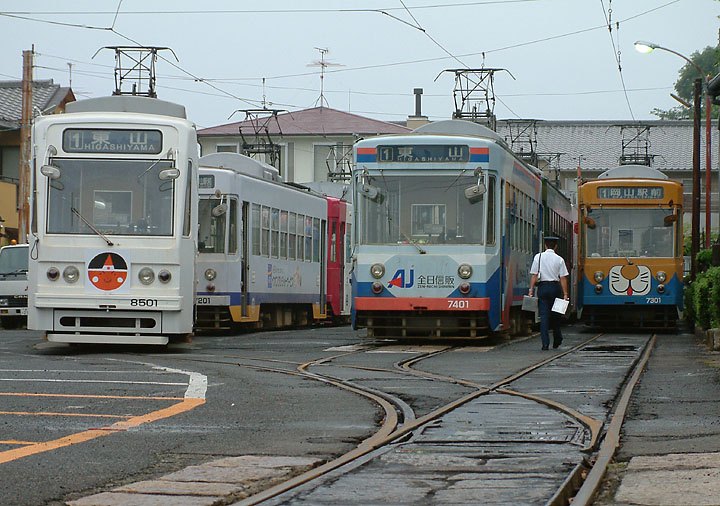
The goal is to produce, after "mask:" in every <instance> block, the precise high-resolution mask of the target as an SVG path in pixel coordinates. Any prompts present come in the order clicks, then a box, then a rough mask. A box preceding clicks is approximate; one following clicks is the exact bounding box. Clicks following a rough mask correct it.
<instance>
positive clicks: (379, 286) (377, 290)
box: [370, 281, 383, 294]
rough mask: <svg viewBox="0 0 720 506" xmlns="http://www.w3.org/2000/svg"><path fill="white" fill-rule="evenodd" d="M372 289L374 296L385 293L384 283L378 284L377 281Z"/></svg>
mask: <svg viewBox="0 0 720 506" xmlns="http://www.w3.org/2000/svg"><path fill="white" fill-rule="evenodd" d="M370 289H371V290H372V291H373V293H374V294H379V293H382V291H383V286H382V283H378V282H377V281H375V282H374V283H373V284H372V286H371V287H370Z"/></svg>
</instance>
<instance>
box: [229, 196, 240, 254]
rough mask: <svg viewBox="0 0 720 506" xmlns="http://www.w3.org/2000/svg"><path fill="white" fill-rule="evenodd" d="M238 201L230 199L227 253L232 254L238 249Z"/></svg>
mask: <svg viewBox="0 0 720 506" xmlns="http://www.w3.org/2000/svg"><path fill="white" fill-rule="evenodd" d="M237 223H238V201H237V199H230V236H229V237H228V253H230V254H231V255H234V254H235V253H237V249H238V226H237Z"/></svg>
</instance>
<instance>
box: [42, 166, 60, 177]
mask: <svg viewBox="0 0 720 506" xmlns="http://www.w3.org/2000/svg"><path fill="white" fill-rule="evenodd" d="M40 173H41V174H42V175H43V176H47V177H49V178H50V179H60V169H59V168H57V167H55V166H54V165H43V166H42V167H40Z"/></svg>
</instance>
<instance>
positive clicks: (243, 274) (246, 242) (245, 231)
mask: <svg viewBox="0 0 720 506" xmlns="http://www.w3.org/2000/svg"><path fill="white" fill-rule="evenodd" d="M249 207H250V205H249V204H248V203H247V202H245V201H243V203H242V258H241V259H240V266H241V268H240V286H241V293H242V296H241V299H242V300H241V303H240V305H241V311H242V315H243V316H248V292H249V290H248V285H249V283H248V279H249V278H248V272H249V269H250V225H249V223H248V217H249Z"/></svg>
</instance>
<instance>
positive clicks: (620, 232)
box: [583, 208, 677, 257]
mask: <svg viewBox="0 0 720 506" xmlns="http://www.w3.org/2000/svg"><path fill="white" fill-rule="evenodd" d="M672 214H673V211H672V210H671V209H638V208H620V209H618V208H613V209H607V208H605V209H598V208H595V209H589V210H588V211H587V212H586V213H585V217H586V219H585V220H583V226H584V228H585V237H586V242H585V248H586V249H585V251H586V256H588V257H674V256H675V255H674V254H673V251H674V248H673V245H674V244H675V236H676V233H677V224H676V223H674V222H671V221H666V220H665V217H666V216H669V215H672Z"/></svg>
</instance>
